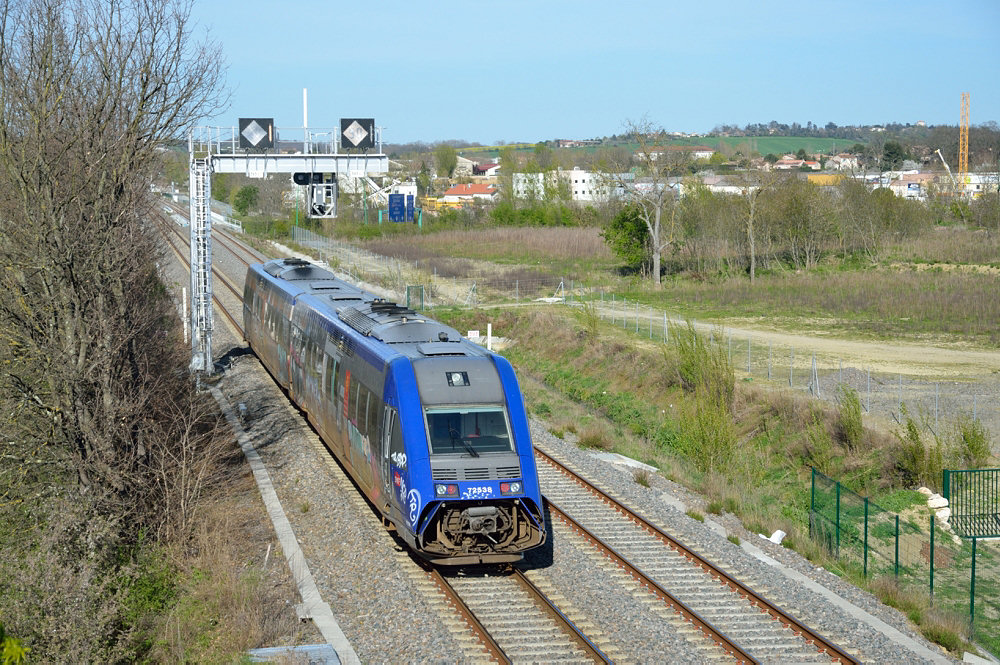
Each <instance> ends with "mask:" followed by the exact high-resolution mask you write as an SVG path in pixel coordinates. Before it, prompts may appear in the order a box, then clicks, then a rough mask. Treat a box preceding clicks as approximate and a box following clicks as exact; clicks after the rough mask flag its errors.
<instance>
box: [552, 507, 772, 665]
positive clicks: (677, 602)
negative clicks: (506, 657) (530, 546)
mask: <svg viewBox="0 0 1000 665" xmlns="http://www.w3.org/2000/svg"><path fill="white" fill-rule="evenodd" d="M545 503H546V504H547V505H548V507H549V514H553V513H554V514H555V515H556V517H558V518H559V519H561V520H562V521H563V522H565V523H566V524H567V525H568V526H569V527H570V528H571V529H573V530H574V531H576V532H577V533H578V534H580V535H581V536H583V538H584V539H586V540H588V541H590V543H591V544H592V545H594V546H595V547H597V549H599V550H600V551H601V553H602V554H603V555H604V556H606V557H608V558H609V559H611V560H612V561H614V562H615V563H616V564H618V566H620V567H621V568H623V569H624V570H625V572H627V573H628V574H629V575H631V576H632V577H633V578H634V579H635V580H637V581H638V582H640V583H641V584H642V585H643V586H645V587H646V588H647V589H649V590H650V591H651V592H652V593H653V594H654V595H656V596H657V597H658V598H660V599H661V600H663V601H664V602H665V603H666V604H667V605H669V606H670V607H672V608H673V609H674V611H676V612H677V613H678V614H680V615H681V616H682V617H684V619H685V620H687V621H688V622H690V623H691V624H693V625H694V626H695V627H696V628H698V629H699V630H700V631H701V632H702V633H703V634H705V635H706V636H707V637H708V638H709V639H711V640H712V641H713V642H715V644H716V645H717V646H719V647H722V649H723V650H725V651H726V652H728V653H729V654H731V655H732V656H733V657H734V658H735V659H736V660H737V662H740V663H759V662H760V661H758V660H757V659H756V658H754V657H753V656H751V655H750V654H748V653H747V652H746V651H744V650H743V649H742V648H741V647H740V645H739V644H737V643H736V642H735V641H733V640H732V639H730V637H729V636H728V635H726V634H725V633H723V632H722V631H721V630H719V629H718V628H716V627H715V626H714V625H712V623H711V622H710V621H708V620H707V619H705V618H704V617H702V616H701V615H700V614H698V612H697V611H696V610H694V609H692V608H691V607H689V606H688V605H687V604H686V603H685V602H684V601H682V600H681V599H680V598H677V597H676V596H674V595H673V594H672V593H670V592H669V591H667V590H666V589H664V588H663V586H661V585H660V584H659V583H657V582H656V581H655V580H653V579H651V578H650V577H649V576H648V575H646V574H645V573H644V572H642V570H640V569H639V568H636V567H635V566H634V565H633V564H632V563H630V562H629V561H628V559H626V558H625V557H624V556H622V555H621V554H619V553H618V551H617V550H615V548H614V547H612V546H611V545H609V544H607V543H606V542H604V541H603V540H602V539H601V538H600V537H598V536H596V535H594V534H593V533H591V532H590V531H589V530H588V529H587V527H585V526H583V525H582V524H580V523H579V522H577V521H576V520H575V519H573V518H572V517H570V516H569V515H568V514H567V513H566V512H565V511H563V510H562V509H561V508H559V506H558V505H556V504H555V503H554V502H553V501H552V499H549V498H546V499H545Z"/></svg>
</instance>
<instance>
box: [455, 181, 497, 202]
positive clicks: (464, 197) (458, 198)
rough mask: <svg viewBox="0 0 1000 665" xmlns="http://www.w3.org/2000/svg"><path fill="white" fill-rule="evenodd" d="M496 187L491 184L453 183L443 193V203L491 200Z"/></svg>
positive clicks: (494, 194)
mask: <svg viewBox="0 0 1000 665" xmlns="http://www.w3.org/2000/svg"><path fill="white" fill-rule="evenodd" d="M496 195H497V188H496V187H495V186H493V185H478V184H472V185H455V186H454V187H452V188H451V189H449V190H448V191H446V192H445V193H444V195H443V196H442V197H441V201H442V202H444V203H472V202H473V201H493V200H494V199H495V198H496Z"/></svg>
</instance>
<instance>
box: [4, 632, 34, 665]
mask: <svg viewBox="0 0 1000 665" xmlns="http://www.w3.org/2000/svg"><path fill="white" fill-rule="evenodd" d="M28 651H29V649H26V648H24V647H22V646H21V642H20V641H19V640H16V639H14V638H13V637H11V636H10V635H7V634H6V633H5V632H4V629H3V624H2V623H0V663H2V665H21V663H26V662H28Z"/></svg>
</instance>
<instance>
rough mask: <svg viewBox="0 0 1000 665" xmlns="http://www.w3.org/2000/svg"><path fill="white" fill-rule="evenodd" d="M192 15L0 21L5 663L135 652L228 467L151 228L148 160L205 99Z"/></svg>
mask: <svg viewBox="0 0 1000 665" xmlns="http://www.w3.org/2000/svg"><path fill="white" fill-rule="evenodd" d="M189 9H190V7H189V6H188V5H187V4H186V3H184V2H180V1H178V2H160V1H159V0H156V1H155V2H154V1H152V0H128V1H126V2H123V3H116V4H115V5H113V6H112V5H109V4H108V3H105V2H101V1H99V0H80V1H78V2H77V1H73V2H69V1H66V2H64V1H62V0H30V1H28V2H19V3H12V4H10V3H8V4H5V5H4V11H3V13H2V14H0V263H2V265H3V266H4V269H3V271H2V272H0V344H2V346H3V354H2V358H3V362H2V364H0V414H3V416H2V418H0V459H2V460H3V461H2V464H0V551H2V552H3V556H2V557H0V621H2V622H3V624H4V627H5V629H6V630H8V631H10V633H11V634H13V635H15V636H17V638H18V640H19V642H12V641H11V640H10V639H9V638H3V649H4V656H5V658H6V657H7V655H8V654H10V653H14V654H15V657H16V653H17V652H16V648H17V646H18V644H20V645H21V646H22V647H24V649H25V650H30V651H29V655H30V657H31V659H32V660H36V661H38V662H130V661H135V660H141V659H143V658H148V657H150V653H151V649H152V648H153V646H154V644H155V643H156V641H157V637H158V635H160V634H162V633H160V630H161V628H162V626H161V625H160V624H159V623H158V621H159V618H158V615H160V614H162V613H165V612H166V611H167V610H168V608H169V607H170V606H171V604H172V603H174V602H176V600H177V599H178V598H179V597H180V596H179V587H180V583H181V581H182V580H183V576H184V574H185V573H184V571H185V569H186V565H187V563H186V559H185V556H184V553H185V547H184V546H185V544H186V542H187V539H188V538H189V537H190V535H191V533H192V531H193V530H194V529H195V526H196V525H197V524H198V523H199V521H200V520H201V519H203V517H204V516H203V514H202V512H201V511H202V509H203V507H204V505H205V502H204V501H203V499H204V498H205V496H206V495H207V493H208V491H207V490H208V488H209V487H211V486H213V485H216V484H223V481H229V480H230V475H231V474H232V473H233V469H234V468H235V469H238V468H239V467H238V466H234V465H231V464H228V463H227V462H228V461H229V460H230V459H232V458H233V456H234V455H235V454H237V453H238V449H236V448H235V447H234V446H232V445H231V440H229V439H227V438H224V437H222V436H220V435H219V432H220V430H219V428H220V422H221V420H220V415H219V413H218V409H217V408H216V407H215V405H214V402H213V401H212V400H211V398H210V397H209V396H207V395H204V394H200V393H197V392H196V391H195V390H194V386H193V384H192V382H191V380H190V378H189V376H188V372H187V360H188V356H187V349H186V348H185V345H184V343H183V340H182V338H181V334H180V330H179V329H178V328H179V323H178V318H177V314H176V310H175V306H174V303H173V302H172V301H171V299H170V297H169V295H168V293H167V291H166V288H165V286H164V284H163V283H162V282H161V281H160V276H159V274H158V272H157V261H158V260H160V258H161V255H160V249H159V244H158V242H157V240H156V238H155V235H154V234H155V230H154V228H153V227H152V224H151V223H150V222H149V220H148V216H149V214H150V212H151V209H153V206H152V203H153V202H152V201H151V200H150V194H149V184H150V182H152V180H153V177H154V170H155V169H156V168H157V167H158V165H159V161H160V160H159V159H158V155H159V153H158V148H159V147H160V146H161V145H162V144H163V143H164V142H166V141H167V140H168V139H170V138H172V137H174V136H177V135H180V134H183V132H184V130H185V129H186V127H187V126H188V125H189V124H190V123H191V122H193V121H194V119H195V118H196V117H198V116H201V115H202V114H206V113H208V114H210V113H211V112H212V111H213V109H215V108H216V106H217V103H218V101H219V93H218V89H219V88H218V85H219V79H218V76H219V73H218V70H217V69H216V63H217V61H218V57H217V53H215V51H214V47H212V46H211V45H197V44H193V43H192V42H191V41H190V40H189V32H190V26H189V24H188V13H187V11H188V10H189ZM174 555H177V556H174ZM174 628H176V629H177V630H179V629H180V624H176V625H175V626H174ZM165 660H173V659H171V658H167V659H165Z"/></svg>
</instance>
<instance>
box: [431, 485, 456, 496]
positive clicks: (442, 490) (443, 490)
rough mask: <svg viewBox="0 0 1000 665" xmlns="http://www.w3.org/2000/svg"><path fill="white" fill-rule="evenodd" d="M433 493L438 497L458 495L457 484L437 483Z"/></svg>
mask: <svg viewBox="0 0 1000 665" xmlns="http://www.w3.org/2000/svg"><path fill="white" fill-rule="evenodd" d="M434 493H435V494H437V495H438V496H440V497H446V496H451V497H455V496H458V485H444V484H439V485H435V486H434Z"/></svg>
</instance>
